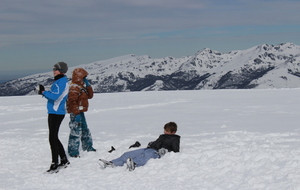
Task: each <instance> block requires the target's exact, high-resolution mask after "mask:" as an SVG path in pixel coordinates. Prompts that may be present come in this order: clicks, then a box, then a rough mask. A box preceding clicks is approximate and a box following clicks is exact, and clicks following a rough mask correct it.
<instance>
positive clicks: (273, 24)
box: [0, 0, 300, 80]
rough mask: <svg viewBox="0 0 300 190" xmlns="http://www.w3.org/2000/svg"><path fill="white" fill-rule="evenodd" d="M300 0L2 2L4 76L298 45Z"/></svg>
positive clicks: (0, 32)
mask: <svg viewBox="0 0 300 190" xmlns="http://www.w3.org/2000/svg"><path fill="white" fill-rule="evenodd" d="M299 7H300V1H298V0H280V1H279V0H278V1H277V0H184V1H182V0H164V1H161V0H84V1H82V0H51V1H45V0H26V1H24V0H1V1H0V39H1V40H0V58H1V59H0V65H1V69H0V75H1V77H0V80H1V79H2V78H3V77H6V75H8V74H9V75H10V76H14V75H15V74H20V73H21V74H23V75H24V74H27V73H30V74H31V73H35V72H40V71H48V70H49V71H50V70H51V69H52V67H53V65H54V64H55V63H56V62H58V61H65V62H66V63H68V64H69V66H76V65H79V64H87V63H91V62H93V61H99V60H104V59H108V58H112V57H116V56H121V55H126V54H136V55H149V56H151V57H153V58H162V57H167V56H173V57H182V56H186V55H193V54H195V53H196V52H197V51H199V50H202V49H203V48H210V49H213V50H216V51H219V52H229V51H231V50H244V49H248V48H251V47H253V46H256V45H260V44H265V43H266V44H271V45H277V44H279V43H285V42H292V43H295V44H296V45H300V37H299V36H300V11H299Z"/></svg>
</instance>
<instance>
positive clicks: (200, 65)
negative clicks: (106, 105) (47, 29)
mask: <svg viewBox="0 0 300 190" xmlns="http://www.w3.org/2000/svg"><path fill="white" fill-rule="evenodd" d="M77 67H82V68H84V69H86V70H87V71H88V72H89V76H88V79H89V80H90V83H91V84H92V86H93V88H94V90H95V92H96V93H97V92H98V93H104V92H125V91H126V92H127V91H142V90H143V91H150V90H201V89H249V88H299V87H300V46H298V45H295V44H293V43H290V42H289V43H282V44H278V45H269V44H261V45H258V46H255V47H252V48H249V49H246V50H235V51H230V52H228V53H220V52H217V51H214V50H211V49H209V48H204V49H202V50H201V51H198V52H196V53H195V55H192V56H184V57H181V58H174V57H164V58H158V59H153V58H151V57H150V56H148V55H141V56H137V55H134V54H129V55H124V56H119V57H114V58H111V59H106V60H101V61H96V62H92V63H89V64H83V65H79V66H77ZM74 68H75V67H72V68H69V72H68V73H67V75H68V77H69V78H71V74H72V70H73V69H74ZM52 82H53V76H52V72H47V73H39V74H35V75H30V76H27V77H23V78H19V79H15V80H11V81H8V82H5V83H2V84H0V89H1V90H0V95H2V96H11V95H27V94H34V88H35V86H36V85H37V84H43V85H45V86H46V87H47V86H48V87H49V86H50V85H51V84H52Z"/></svg>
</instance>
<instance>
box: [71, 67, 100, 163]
mask: <svg viewBox="0 0 300 190" xmlns="http://www.w3.org/2000/svg"><path fill="white" fill-rule="evenodd" d="M87 75H88V72H87V71H86V70H84V69H83V68H76V69H74V70H73V73H72V82H71V84H70V88H69V95H68V101H67V110H68V113H70V122H69V127H70V129H71V131H70V136H69V143H68V153H69V155H70V156H71V157H79V145H80V141H81V144H82V150H83V151H96V149H94V148H93V140H92V136H91V132H90V130H89V128H88V126H87V122H86V119H85V116H84V112H86V111H88V107H89V102H88V99H91V98H93V95H94V91H93V88H92V86H91V85H90V83H89V81H88V80H87V79H86V77H87Z"/></svg>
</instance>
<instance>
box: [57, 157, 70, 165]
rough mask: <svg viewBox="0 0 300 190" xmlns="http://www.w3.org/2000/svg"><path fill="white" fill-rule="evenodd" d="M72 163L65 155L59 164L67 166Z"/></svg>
mask: <svg viewBox="0 0 300 190" xmlns="http://www.w3.org/2000/svg"><path fill="white" fill-rule="evenodd" d="M69 164H70V162H69V160H68V158H67V157H63V158H62V159H60V164H59V165H58V166H59V167H67V166H68V165H69Z"/></svg>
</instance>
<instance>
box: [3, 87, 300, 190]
mask: <svg viewBox="0 0 300 190" xmlns="http://www.w3.org/2000/svg"><path fill="white" fill-rule="evenodd" d="M299 95H300V89H279V90H278V89H277V90H200V91H168V92H127V93H112V94H95V96H94V98H93V99H92V100H90V109H89V111H88V112H87V113H86V118H87V121H88V125H89V128H90V130H91V132H92V136H93V140H94V147H95V148H96V149H97V152H88V153H87V152H81V158H70V162H71V165H70V167H69V168H67V169H65V170H61V171H60V172H59V173H57V174H43V173H44V172H45V171H46V170H47V169H48V168H49V166H50V162H51V155H50V148H49V143H48V126H47V113H46V99H45V98H42V97H41V96H38V95H34V96H19V97H0V121H1V131H0V147H1V148H0V150H1V152H0V159H1V162H0V163H1V165H0V189H5V190H9V189H17V190H41V189H43V190H48V189H80V190H85V189H87V190H88V189H89V190H90V189H100V190H101V189H126V190H128V189H137V190H139V189H143V190H145V189H155V190H159V189H183V190H185V189H201V190H203V189H208V190H212V189H213V190H217V189H230V190H246V189H247V190H249V189H263V190H267V189H270V190H283V189H284V190H295V189H300V181H299V179H300V135H299V129H300V122H299V120H300V119H299V118H300V117H299V116H300V98H299V97H300V96H299ZM68 121H69V115H66V117H65V119H64V121H63V123H62V125H61V130H60V139H61V141H62V143H63V144H64V146H65V148H67V142H68V135H69V127H68ZM169 121H175V122H177V124H178V127H179V129H178V134H179V135H181V152H180V153H168V154H167V155H165V156H164V157H163V158H162V159H155V160H154V159H152V160H150V161H149V162H148V163H147V165H145V166H143V167H139V168H136V170H134V171H133V172H129V171H126V167H125V166H124V167H118V168H107V169H105V170H102V169H100V167H99V165H98V159H99V158H103V159H107V160H110V159H113V158H116V157H118V156H120V155H121V154H122V153H123V152H124V151H127V150H128V147H129V146H130V145H132V144H133V143H135V141H139V142H140V143H141V144H142V146H141V147H145V146H146V145H147V144H148V142H150V141H152V140H155V139H156V138H157V137H158V136H159V135H160V134H162V133H163V126H164V124H165V123H167V122H169ZM111 146H114V147H115V148H116V151H114V152H113V153H108V151H109V150H110V148H111ZM130 150H132V149H130Z"/></svg>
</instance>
